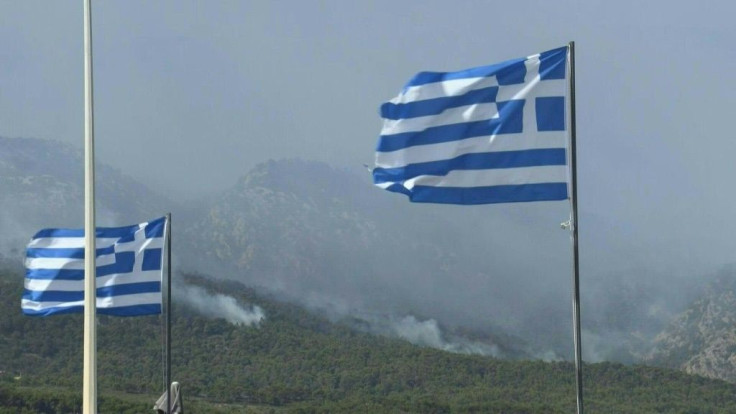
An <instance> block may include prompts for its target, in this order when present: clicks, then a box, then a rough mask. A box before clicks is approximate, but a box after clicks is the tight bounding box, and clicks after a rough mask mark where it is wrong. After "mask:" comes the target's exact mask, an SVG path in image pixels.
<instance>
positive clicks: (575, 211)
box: [568, 42, 583, 414]
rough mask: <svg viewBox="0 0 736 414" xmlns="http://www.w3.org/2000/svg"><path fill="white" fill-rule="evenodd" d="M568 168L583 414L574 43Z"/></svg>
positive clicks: (575, 331)
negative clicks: (570, 188) (570, 190)
mask: <svg viewBox="0 0 736 414" xmlns="http://www.w3.org/2000/svg"><path fill="white" fill-rule="evenodd" d="M568 48H569V51H570V168H571V170H572V175H571V179H570V181H571V187H572V194H571V197H570V203H571V205H572V220H571V223H570V224H571V226H572V247H573V295H572V317H573V340H574V341H575V384H576V386H577V412H578V414H583V357H582V354H583V352H582V345H581V338H580V335H581V329H580V259H579V254H578V227H579V226H578V177H577V175H578V173H577V154H576V152H577V148H576V142H575V132H576V131H575V42H570V44H569V46H568Z"/></svg>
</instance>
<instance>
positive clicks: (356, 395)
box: [0, 269, 736, 413]
mask: <svg viewBox="0 0 736 414" xmlns="http://www.w3.org/2000/svg"><path fill="white" fill-rule="evenodd" d="M188 283H190V284H196V285H200V286H203V287H205V288H206V289H208V290H210V291H212V292H220V293H224V294H228V295H231V296H233V297H235V298H236V299H238V301H239V302H240V303H257V304H258V305H259V306H261V307H262V308H263V309H264V311H265V314H266V319H265V320H264V321H262V323H261V324H260V325H259V326H258V327H247V326H238V325H234V324H231V323H229V322H227V321H225V320H224V319H208V318H204V317H201V316H198V315H196V314H194V313H193V312H192V311H190V310H188V309H186V308H183V307H176V308H175V315H176V316H175V318H174V325H173V333H174V336H175V342H174V347H173V350H174V355H173V377H174V380H176V381H179V382H180V383H182V386H183V391H184V396H185V398H186V400H185V403H187V402H189V401H191V404H190V412H228V411H230V412H368V413H376V412H387V413H391V412H396V413H401V412H417V413H442V412H484V413H496V412H498V413H501V412H503V413H541V412H544V413H555V412H559V413H569V412H573V411H574V407H575V392H574V387H575V384H574V373H573V368H572V366H571V365H570V364H569V363H564V362H556V363H545V362H541V361H503V360H497V359H493V358H488V357H481V356H467V355H456V354H450V353H447V352H442V351H438V350H434V349H429V348H420V347H416V346H413V345H411V344H408V343H406V342H404V341H400V340H394V339H388V338H382V337H375V336H370V335H367V334H363V333H358V332H355V331H353V330H351V329H349V328H348V327H345V326H341V325H339V324H334V323H331V322H329V321H328V320H325V319H322V318H320V317H318V316H315V315H312V314H309V313H307V312H306V311H304V310H303V309H301V308H299V307H296V306H293V305H289V304H285V303H280V302H278V301H276V300H273V299H268V298H264V297H262V296H259V295H257V294H256V293H255V292H254V291H252V290H249V289H247V288H245V287H243V286H242V285H238V284H235V283H232V282H213V281H209V280H206V279H203V278H198V277H190V278H189V279H188ZM21 291H22V273H21V272H20V271H19V269H15V270H12V271H2V272H0V311H1V312H2V313H3V315H4V316H3V318H1V319H0V371H2V374H0V407H16V408H10V411H8V410H7V409H5V411H0V412H69V411H73V410H70V409H69V407H70V406H71V407H74V404H75V401H77V400H76V398H79V395H78V394H77V390H80V389H81V380H82V375H81V364H82V347H81V343H82V317H81V315H63V316H56V317H48V318H33V317H26V316H23V315H22V314H21V312H20V308H19V301H20V294H21ZM160 338H161V324H160V318H159V317H153V316H151V317H138V318H113V317H104V316H99V329H98V383H99V386H98V387H99V391H100V394H101V395H102V396H103V397H102V398H101V407H110V408H109V409H106V410H105V411H106V412H107V411H110V412H146V411H148V410H150V407H151V406H152V403H153V401H154V400H155V399H156V398H157V396H158V395H159V394H160V392H161V391H160V390H161V389H162V388H163V386H162V380H161V377H162V364H161V348H162V343H161V339H160ZM585 375H586V377H585V387H586V406H587V407H588V409H589V411H591V412H596V413H621V412H627V413H637V412H641V413H651V412H672V413H700V412H703V413H705V412H708V413H711V412H712V413H718V412H734V411H736V402H734V394H735V392H736V387H735V386H734V385H731V384H728V383H725V382H721V381H715V380H709V379H704V378H701V377H697V376H689V375H686V374H682V373H679V372H675V371H669V370H664V369H658V368H650V367H643V366H634V367H629V366H623V365H618V364H609V363H603V364H594V365H587V366H586V367H585ZM16 378H17V379H16ZM121 393H122V396H121ZM146 401H147V402H146ZM216 403H227V404H229V405H227V406H219V408H218V406H215V405H213V404H216ZM44 404H45V405H44ZM68 404H71V405H68ZM106 404H107V405H106ZM42 405H43V407H46V408H44V409H41V408H39V407H41V406H42ZM245 407H250V408H248V409H246V408H245ZM101 409H102V408H101ZM23 410H25V411H23ZM44 410H46V411H44ZM143 410H144V411H143Z"/></svg>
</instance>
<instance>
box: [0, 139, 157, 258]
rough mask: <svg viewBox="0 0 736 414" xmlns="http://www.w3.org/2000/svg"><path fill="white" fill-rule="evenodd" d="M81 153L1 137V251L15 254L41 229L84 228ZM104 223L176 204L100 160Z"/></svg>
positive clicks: (139, 217) (148, 215) (151, 214)
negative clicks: (101, 162)
mask: <svg viewBox="0 0 736 414" xmlns="http://www.w3.org/2000/svg"><path fill="white" fill-rule="evenodd" d="M82 155H83V154H82V152H81V150H79V149H76V148H73V147H71V146H69V145H65V144H62V143H59V142H56V141H50V140H42V139H35V138H5V137H0V194H2V195H3V196H2V197H0V229H2V237H0V255H1V254H6V255H11V256H13V257H15V258H18V257H21V256H22V255H23V249H24V248H25V244H26V243H27V241H28V240H30V238H31V236H32V235H33V234H34V233H35V232H36V231H38V230H40V229H41V228H46V227H72V228H81V227H83V226H84V161H83V158H82ZM95 175H96V180H95V181H96V188H95V192H96V210H97V213H96V214H97V223H98V225H99V226H117V225H125V224H130V223H138V222H140V221H143V220H148V219H153V218H156V217H161V216H162V215H164V213H166V212H167V211H168V210H167V207H169V206H170V205H171V203H170V202H169V201H168V200H166V199H165V198H163V197H161V196H159V195H158V194H156V193H155V192H154V191H152V190H150V189H148V188H147V187H146V186H144V185H143V184H141V183H139V182H137V181H135V180H133V179H132V178H129V177H127V176H125V175H124V174H122V173H121V172H120V171H118V170H115V169H113V168H111V167H109V166H106V165H104V164H100V163H98V165H97V166H96V168H95Z"/></svg>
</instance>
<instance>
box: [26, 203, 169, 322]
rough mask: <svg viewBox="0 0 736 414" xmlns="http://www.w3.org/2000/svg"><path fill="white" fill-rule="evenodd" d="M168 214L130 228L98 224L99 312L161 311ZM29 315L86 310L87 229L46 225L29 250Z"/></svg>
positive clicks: (142, 312) (27, 252)
mask: <svg viewBox="0 0 736 414" xmlns="http://www.w3.org/2000/svg"><path fill="white" fill-rule="evenodd" d="M165 225H166V219H165V218H164V217H162V218H159V219H156V220H153V221H151V222H149V223H142V224H136V225H132V226H126V227H109V228H103V227H98V228H97V231H96V241H95V243H96V246H95V247H96V252H97V259H96V260H97V262H96V264H97V278H96V283H97V312H98V313H100V314H107V315H117V316H137V315H149V314H158V313H161V302H162V297H161V276H162V267H163V266H162V257H163V247H164V228H165ZM25 265H26V278H25V290H24V291H23V298H22V300H21V308H22V309H23V313H25V314H26V315H41V316H45V315H52V314H62V313H81V312H84V230H83V229H45V230H41V231H39V232H38V233H36V235H35V236H33V239H31V242H30V243H29V244H28V248H27V250H26V263H25Z"/></svg>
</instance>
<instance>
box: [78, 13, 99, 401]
mask: <svg viewBox="0 0 736 414" xmlns="http://www.w3.org/2000/svg"><path fill="white" fill-rule="evenodd" d="M83 1H84V6H83V8H84V200H85V204H84V380H83V385H84V387H83V388H84V389H83V396H82V410H83V412H84V414H97V332H96V331H95V328H96V327H95V321H96V316H97V284H96V280H95V278H96V276H97V272H96V270H97V269H96V268H95V262H96V261H95V258H96V254H95V250H96V246H95V233H96V231H95V151H94V113H93V100H92V98H93V94H92V5H91V0H83Z"/></svg>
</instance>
